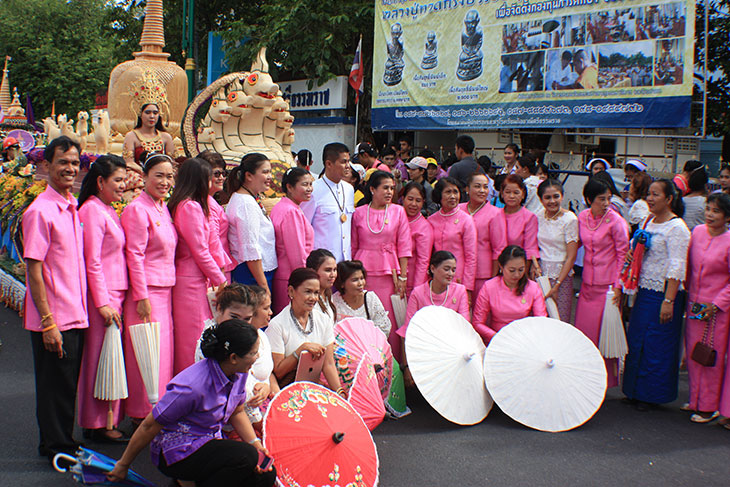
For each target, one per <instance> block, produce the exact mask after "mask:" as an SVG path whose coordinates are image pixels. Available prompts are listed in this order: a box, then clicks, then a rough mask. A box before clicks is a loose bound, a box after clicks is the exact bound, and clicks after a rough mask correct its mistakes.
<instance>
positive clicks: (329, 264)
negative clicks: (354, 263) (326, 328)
mask: <svg viewBox="0 0 730 487" xmlns="http://www.w3.org/2000/svg"><path fill="white" fill-rule="evenodd" d="M305 264H306V267H307V268H308V269H312V270H313V271H315V272H316V273H317V275H318V276H319V297H318V299H317V303H318V304H319V309H318V311H317V312H318V313H319V312H320V311H321V312H322V313H324V314H325V315H326V317H327V319H328V320H329V322H330V323H331V324H332V326H334V325H335V323H336V322H337V308H336V307H335V304H334V303H333V302H332V286H334V285H335V280H336V279H337V261H336V260H335V256H334V255H332V252H330V251H329V250H327V249H316V250H313V251H312V253H310V254H309V256H308V257H307V261H306V262H305Z"/></svg>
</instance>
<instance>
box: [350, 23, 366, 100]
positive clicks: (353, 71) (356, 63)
mask: <svg viewBox="0 0 730 487" xmlns="http://www.w3.org/2000/svg"><path fill="white" fill-rule="evenodd" d="M363 78H364V73H363V66H362V36H360V42H358V43H357V50H356V51H355V59H353V60H352V68H350V86H352V89H353V90H355V103H359V102H360V96H361V95H362V94H363V90H362V86H363Z"/></svg>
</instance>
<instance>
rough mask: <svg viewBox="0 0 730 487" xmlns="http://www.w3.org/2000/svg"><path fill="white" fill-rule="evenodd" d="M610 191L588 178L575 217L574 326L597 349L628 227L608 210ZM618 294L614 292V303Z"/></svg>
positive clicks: (613, 380)
mask: <svg viewBox="0 0 730 487" xmlns="http://www.w3.org/2000/svg"><path fill="white" fill-rule="evenodd" d="M611 196H612V193H611V189H610V188H609V187H608V186H606V185H605V184H604V183H602V182H601V181H599V180H597V179H595V178H591V179H590V180H588V182H587V183H586V185H585V186H584V187H583V198H584V199H585V202H586V205H588V208H587V209H585V210H583V211H582V212H581V213H580V215H578V232H579V236H580V243H581V245H583V248H584V250H585V257H583V274H582V276H581V277H582V284H581V287H580V295H579V297H578V306H577V307H576V309H575V327H576V328H578V329H579V330H580V331H582V332H583V333H584V334H585V335H586V336H587V337H588V338H590V339H591V341H593V343H594V344H595V345H596V346H598V339H599V337H600V336H601V323H602V322H603V309H604V307H605V305H606V293H607V292H608V289H609V288H610V287H612V286H613V289H614V290H617V291H618V290H620V289H621V287H620V282H619V275H620V273H621V268H622V266H623V264H624V257H625V256H626V252H627V251H628V249H629V228H628V224H627V223H626V220H624V219H623V218H622V217H621V215H620V214H618V213H617V212H616V211H615V210H613V209H612V208H610V205H611ZM619 297H620V293H619V292H616V294H615V298H614V299H615V301H616V304H618V299H619ZM606 371H607V372H608V387H614V386H617V385H618V361H617V360H616V359H607V360H606Z"/></svg>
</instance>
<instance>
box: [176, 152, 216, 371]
mask: <svg viewBox="0 0 730 487" xmlns="http://www.w3.org/2000/svg"><path fill="white" fill-rule="evenodd" d="M211 172H212V171H211V167H210V164H208V163H207V162H206V161H204V160H203V159H197V158H193V159H188V160H187V161H185V162H184V163H183V164H182V166H180V170H179V171H178V174H177V181H176V185H175V190H174V191H173V193H172V198H170V214H171V215H172V219H173V221H174V222H175V228H176V229H177V233H178V235H179V236H180V239H179V240H178V245H177V251H176V255H175V276H176V282H175V287H174V288H173V289H172V302H173V305H174V307H173V311H172V317H173V320H174V329H175V364H174V372H175V373H176V374H179V373H180V372H182V371H183V370H184V369H186V368H187V367H188V366H190V365H192V364H193V362H195V344H196V343H197V341H198V338H199V337H200V334H201V333H202V331H203V327H204V322H205V320H209V319H211V318H213V314H212V313H211V311H210V305H209V304H208V293H207V291H208V287H209V286H213V287H218V286H220V285H221V284H223V283H225V282H226V276H225V275H223V271H222V270H221V268H220V267H219V266H218V264H217V263H216V261H215V259H214V258H213V256H212V255H211V253H210V248H209V242H210V239H211V225H210V215H211V213H210V207H209V206H208V188H209V187H210V176H211Z"/></svg>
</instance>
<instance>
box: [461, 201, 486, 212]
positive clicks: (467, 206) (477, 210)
mask: <svg viewBox="0 0 730 487" xmlns="http://www.w3.org/2000/svg"><path fill="white" fill-rule="evenodd" d="M486 204H487V200H484V201H482V204H481V205H479V207H478V208H477V209H476V210H474V211H471V210H469V205H466V209H467V210H469V214H470V215H471V216H474V215H475V214H477V213H478V212H479V210H481V209H482V208H483V207H484V205H486Z"/></svg>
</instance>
